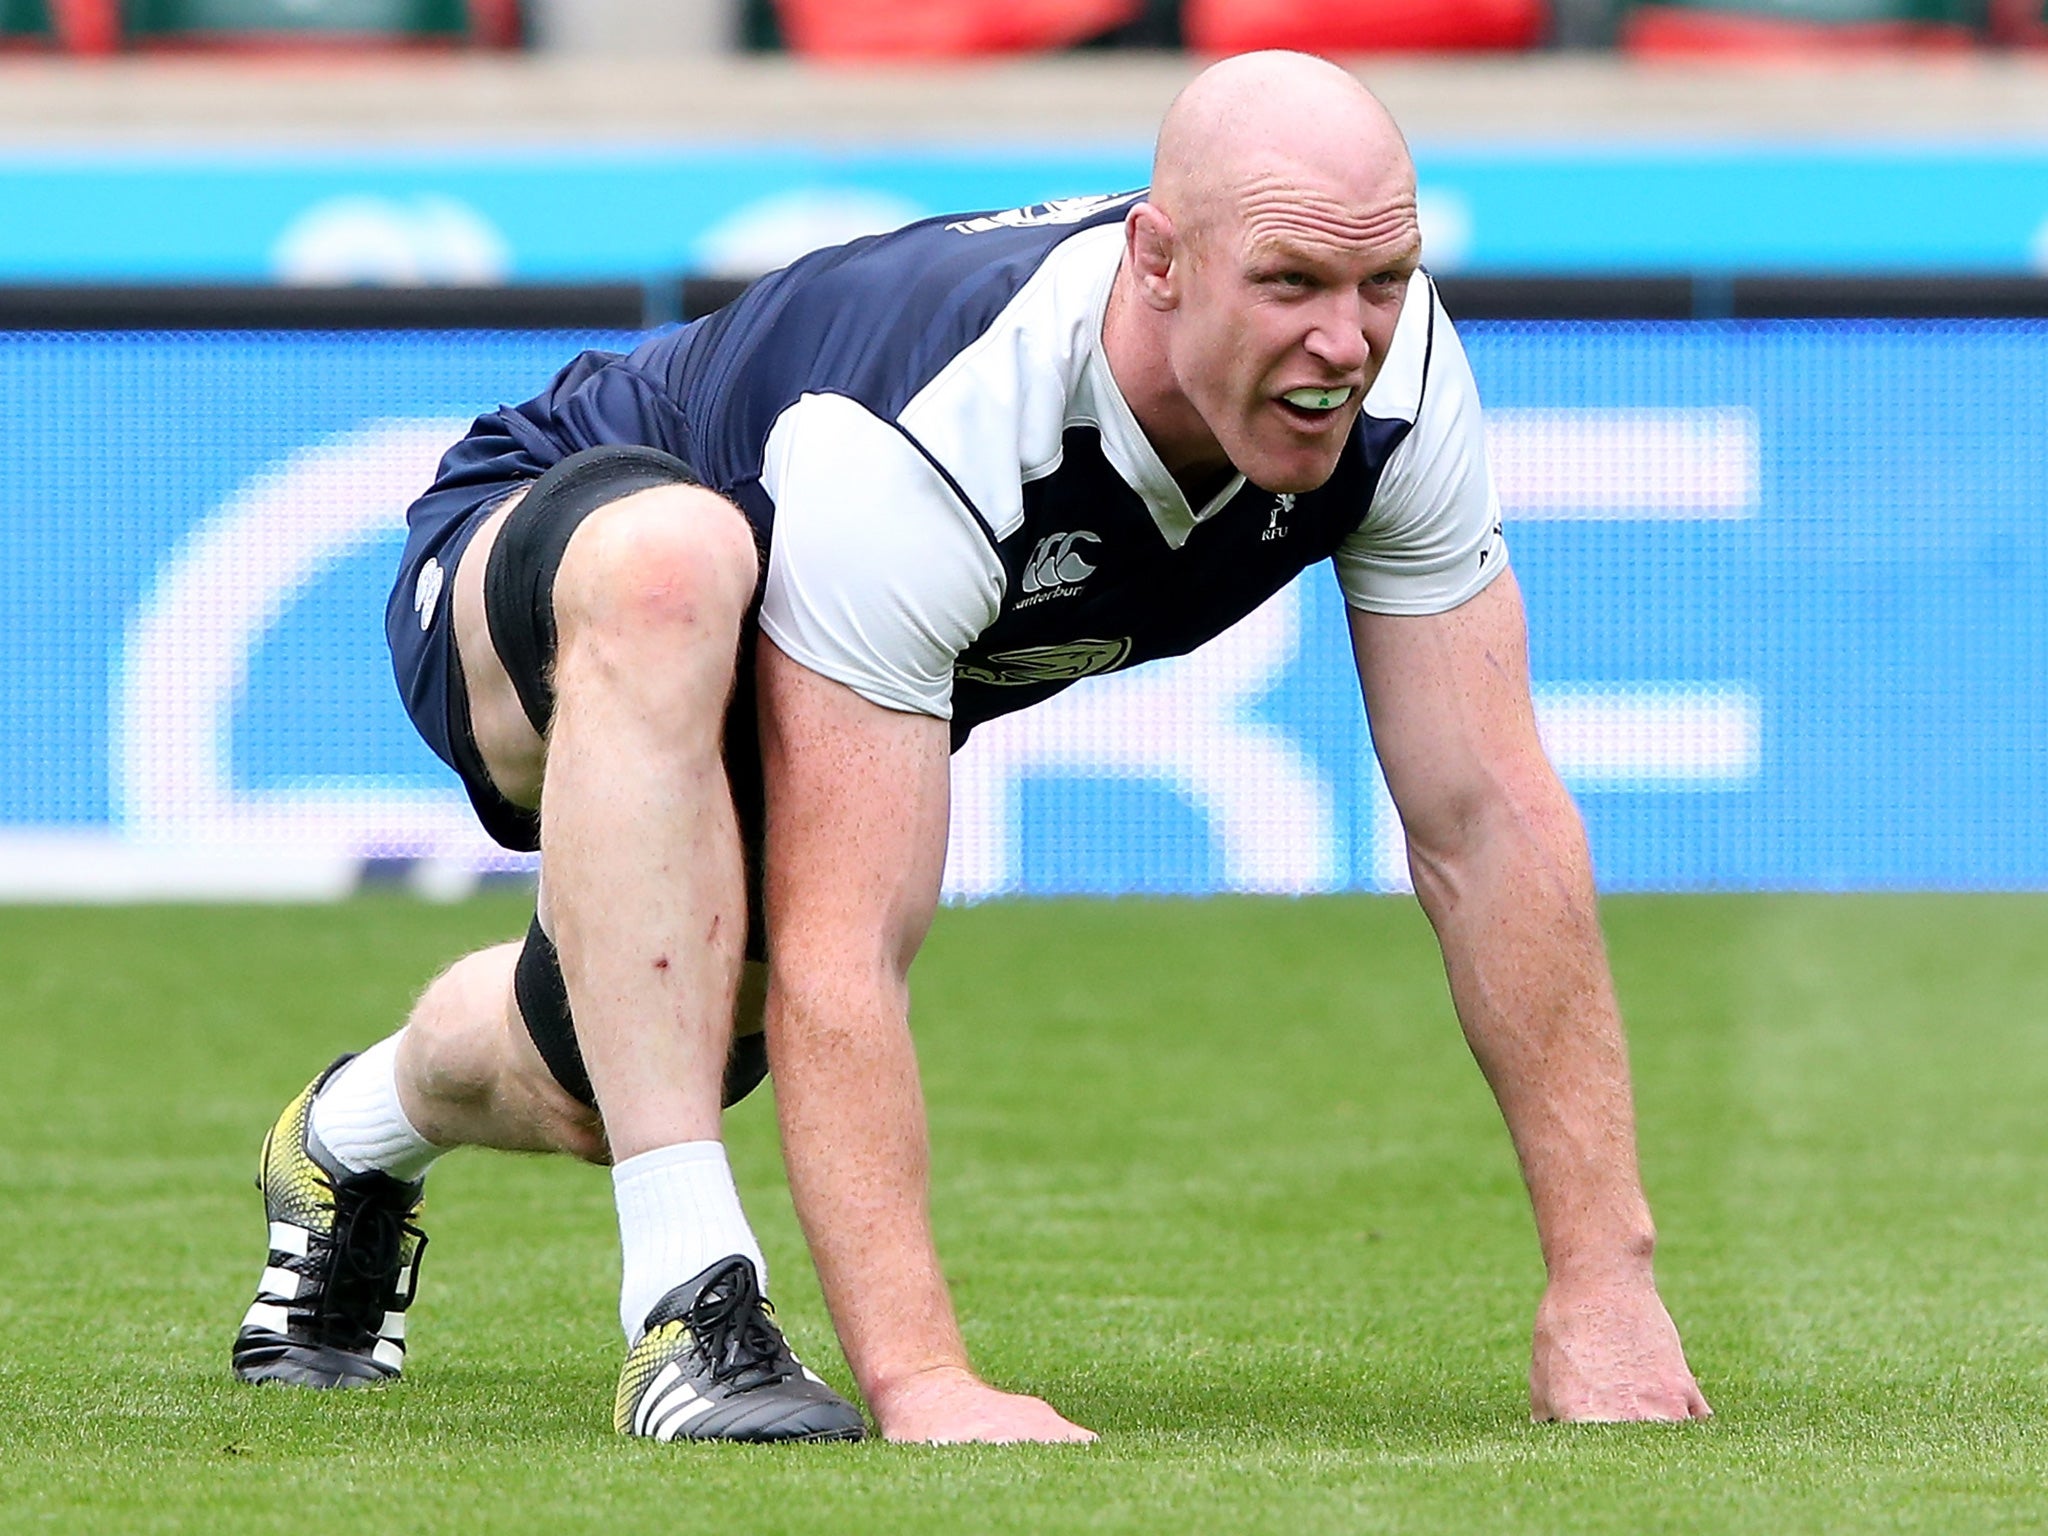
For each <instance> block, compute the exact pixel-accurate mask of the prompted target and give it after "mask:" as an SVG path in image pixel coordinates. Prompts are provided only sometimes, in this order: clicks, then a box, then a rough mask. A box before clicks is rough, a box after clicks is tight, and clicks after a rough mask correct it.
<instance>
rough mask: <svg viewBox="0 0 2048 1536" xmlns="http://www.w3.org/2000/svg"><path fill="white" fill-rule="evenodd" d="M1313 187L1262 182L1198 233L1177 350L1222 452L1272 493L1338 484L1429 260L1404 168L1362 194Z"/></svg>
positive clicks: (1172, 354)
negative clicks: (1348, 443)
mask: <svg viewBox="0 0 2048 1536" xmlns="http://www.w3.org/2000/svg"><path fill="white" fill-rule="evenodd" d="M1305 180H1306V181H1307V182H1308V183H1309V184H1307V185H1305V184H1303V182H1301V181H1296V182H1294V183H1292V184H1281V183H1280V182H1279V180H1278V179H1277V178H1275V179H1274V181H1273V182H1272V183H1271V184H1270V185H1269V186H1265V187H1261V186H1259V185H1256V184H1255V185H1254V186H1252V187H1251V188H1249V189H1248V190H1247V191H1246V192H1245V193H1244V194H1243V195H1241V196H1240V197H1239V198H1238V199H1237V200H1236V203H1235V205H1234V206H1233V207H1231V208H1228V209H1225V210H1219V211H1218V214H1217V216H1215V217H1214V218H1212V219H1211V220H1210V221H1208V222H1207V223H1206V224H1205V225H1203V226H1202V227H1200V228H1198V229H1196V230H1193V231H1190V233H1189V236H1188V240H1187V246H1186V248H1185V249H1184V251H1183V257H1184V264H1183V265H1182V267H1181V288H1180V295H1179V300H1180V301H1179V304H1178V305H1177V313H1176V316H1175V323H1174V325H1173V327H1172V330H1171V338H1170V341H1169V344H1168V345H1169V360H1170V362H1171V365H1172V368H1173V372H1174V377H1175V380H1176V382H1177V384H1178V386H1179V389H1180V391H1181V393H1182V394H1183V395H1185V396H1186V398H1187V400H1188V402H1189V404H1191V405H1192V406H1193V407H1194V408H1195V411H1196V412H1197V413H1198V414H1199V415H1200V417H1201V419H1202V422H1203V424H1204V425H1205V426H1206V427H1207V428H1208V432H1209V434H1210V435H1211V436H1213V437H1214V438H1215V440H1216V443H1217V445H1218V446H1219V447H1220V448H1221V449H1222V451H1223V453H1224V455H1225V456H1226V457H1228V459H1229V460H1230V462H1231V463H1232V464H1233V465H1234V466H1236V468H1237V469H1238V470H1239V471H1241V472H1242V473H1243V474H1244V476H1245V477H1246V478H1247V479H1249V480H1250V481H1251V482H1252V483H1253V484H1255V485H1258V486H1260V487H1262V488H1263V489H1265V490H1269V491H1275V492H1279V491H1292V492H1297V493H1298V492H1302V491H1312V490H1314V489H1315V488H1316V487H1317V486H1319V485H1321V484H1322V483H1323V482H1324V481H1326V480H1328V479H1329V478H1330V476H1331V475H1332V474H1333V473H1335V471H1336V468H1337V460H1338V458H1339V456H1340V455H1341V454H1342V452H1343V449H1344V443H1345V440H1346V438H1347V437H1348V436H1349V435H1350V432H1351V428H1352V424H1353V423H1354V422H1356V421H1357V420H1358V412H1359V409H1360V407H1361V406H1362V405H1363V404H1364V401H1365V392H1366V390H1367V389H1369V388H1370V387H1371V386H1372V381H1373V380H1374V379H1375V378H1377V377H1378V376H1379V371H1380V367H1381V365H1382V364H1384V363H1385V361H1386V358H1387V352H1388V349H1389V348H1390V347H1391V346H1392V345H1393V340H1394V327H1395V324H1396V322H1397V321H1398V320H1399V319H1400V316H1401V303H1402V300H1403V298H1404V297H1405V296H1406V294H1407V291H1408V279H1409V277H1410V275H1411V274H1412V273H1413V272H1414V270H1415V266H1416V263H1417V262H1418V260H1420V258H1421V252H1422V240H1421V232H1420V229H1419V227H1418V226H1417V224H1416V220H1415V184H1414V180H1413V175H1412V172H1409V171H1408V170H1407V169H1406V167H1405V166H1403V167H1399V168H1396V169H1395V170H1393V171H1390V173H1389V174H1388V175H1387V176H1386V177H1385V178H1384V180H1383V184H1382V185H1381V186H1379V187H1377V188H1374V189H1372V190H1370V191H1369V192H1368V193H1367V194H1366V195H1365V196H1363V197H1359V196H1355V195H1354V196H1351V197H1342V196H1338V195H1335V194H1334V193H1333V192H1332V191H1331V190H1330V189H1329V188H1327V187H1321V188H1319V187H1316V186H1314V185H1313V182H1314V180H1315V178H1312V177H1311V178H1306V179H1305Z"/></svg>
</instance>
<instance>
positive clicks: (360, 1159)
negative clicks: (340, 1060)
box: [312, 1035, 447, 1184]
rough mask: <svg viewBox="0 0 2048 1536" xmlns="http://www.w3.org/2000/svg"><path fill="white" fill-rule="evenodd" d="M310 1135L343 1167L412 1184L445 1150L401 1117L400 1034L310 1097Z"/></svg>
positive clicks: (378, 1043)
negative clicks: (311, 1110) (375, 1173)
mask: <svg viewBox="0 0 2048 1536" xmlns="http://www.w3.org/2000/svg"><path fill="white" fill-rule="evenodd" d="M312 1123H313V1134H314V1135H315V1136H318V1137H319V1138H320V1144H321V1145H322V1146H324V1147H325V1148H327V1150H328V1151H329V1152H330V1153H332V1154H333V1155H334V1157H335V1158H336V1159H337V1160H338V1161H339V1162H340V1163H341V1165H342V1166H343V1167H344V1168H349V1169H352V1170H354V1171H355V1172H357V1173H364V1172H367V1171H368V1170H370V1169H372V1168H375V1169H376V1170H378V1172H380V1173H388V1174H390V1175H391V1177H392V1178H394V1179H402V1180H404V1181H405V1182H406V1183H408V1184H409V1183H411V1182H412V1181H413V1180H414V1179H417V1178H419V1177H420V1176H421V1175H422V1174H424V1173H425V1172H426V1171H427V1169H428V1168H429V1167H430V1166H431V1165H432V1163H433V1161H434V1159H435V1158H437V1157H439V1156H440V1155H441V1154H442V1153H443V1152H445V1151H446V1150H447V1148H445V1147H437V1146H435V1145H434V1144H433V1143H432V1142H431V1141H428V1140H427V1139H426V1137H424V1136H422V1135H421V1134H420V1133H419V1132H418V1131H416V1130H414V1129H413V1125H412V1122H411V1121H410V1120H408V1119H406V1117H405V1109H404V1106H402V1105H401V1104H400V1103H399V1102H398V1036H397V1035H393V1036H392V1037H391V1038H390V1039H388V1040H380V1041H378V1042H377V1043H376V1044H375V1045H373V1046H371V1047H370V1048H369V1049H368V1050H367V1051H365V1052H363V1054H362V1055H360V1056H358V1057H357V1058H356V1059H355V1060H354V1061H352V1062H350V1063H349V1064H348V1065H347V1066H345V1067H343V1068H342V1069H341V1070H340V1071H339V1072H337V1073H335V1074H334V1076H332V1077H330V1078H329V1079H327V1084H326V1086H325V1087H323V1088H322V1089H321V1090H320V1093H319V1096H318V1097H316V1098H315V1099H314V1100H313V1116H312Z"/></svg>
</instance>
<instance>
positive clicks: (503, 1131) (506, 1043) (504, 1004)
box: [399, 943, 610, 1163]
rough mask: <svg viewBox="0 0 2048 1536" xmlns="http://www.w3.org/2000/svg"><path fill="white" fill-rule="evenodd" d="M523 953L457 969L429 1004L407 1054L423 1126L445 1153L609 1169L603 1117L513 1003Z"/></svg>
mask: <svg viewBox="0 0 2048 1536" xmlns="http://www.w3.org/2000/svg"><path fill="white" fill-rule="evenodd" d="M519 951H520V946H519V945H518V944H517V943H512V944H500V945H497V946H495V947H493V948H491V949H486V950H482V951H480V952H479V953H477V954H473V955H470V956H467V957H466V958H464V959H461V960H458V961H456V962H455V964H454V965H452V966H450V967H449V968H448V969H447V970H445V971H443V972H442V973H441V975H440V976H439V977H437V978H436V979H435V980H434V981H433V983H432V984H431V985H429V986H428V988H427V990H426V991H425V992H424V993H423V994H422V995H421V997H420V1000H419V1003H418V1005H417V1006H416V1007H415V1008H414V1009H413V1012H412V1016H411V1017H410V1018H409V1019H408V1020H407V1021H406V1029H405V1034H404V1036H403V1038H402V1039H401V1041H400V1044H399V1052H400V1059H401V1061H402V1063H403V1067H404V1072H405V1076H406V1078H407V1080H408V1081H409V1082H410V1083H411V1084H412V1085H413V1088H414V1090H415V1095H416V1102H415V1103H414V1105H413V1108H414V1109H415V1110H417V1111H419V1113H420V1116H421V1119H422V1123H421V1124H419V1125H417V1126H416V1127H415V1128H416V1129H417V1130H418V1131H419V1133H420V1134H421V1135H423V1136H425V1137H426V1138H427V1139H428V1140H429V1141H437V1142H440V1143H442V1144H443V1145H448V1146H454V1145H463V1144H467V1143H470V1142H480V1143H482V1144H484V1145H490V1146H502V1147H511V1148H514V1149H518V1150H526V1151H552V1152H566V1153H568V1154H569V1155H570V1156H572V1157H580V1158H582V1159H583V1160H584V1161H586V1162H593V1163H603V1162H608V1161H609V1160H610V1153H609V1151H608V1149H607V1148H606V1145H605V1137H604V1126H603V1123H602V1122H601V1121H600V1120H599V1118H598V1115H597V1111H596V1110H594V1109H592V1108H591V1107H590V1106H588V1105H586V1104H584V1103H582V1102H581V1101H579V1100H578V1099H576V1098H575V1097H574V1096H572V1095H571V1094H569V1093H568V1092H567V1091H565V1090H564V1089H563V1088H562V1086H561V1085H560V1084H559V1083H557V1082H556V1081H555V1079H554V1076H553V1074H552V1073H550V1072H549V1071H548V1069H547V1065H546V1063H544V1062H543V1061H542V1060H541V1059H540V1057H539V1054H538V1053H537V1051H536V1050H535V1048H534V1046H533V1043H532V1041H531V1040H530V1039H529V1038H528V1037H527V1033H526V1027H525V1024H524V1022H523V1021H522V1020H521V1019H520V1017H519V1012H518V1008H517V1005H516V1003H515V1002H514V1000H513V993H512V974H513V969H514V967H515V966H516V965H517V963H518V959H519Z"/></svg>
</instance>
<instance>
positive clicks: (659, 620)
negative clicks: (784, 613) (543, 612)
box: [555, 485, 760, 666]
mask: <svg viewBox="0 0 2048 1536" xmlns="http://www.w3.org/2000/svg"><path fill="white" fill-rule="evenodd" d="M759 574H760V555H759V552H758V550H757V548H756V546H755V543H754V533H753V529H752V528H751V527H750V526H749V525H748V523H747V520H746V518H745V517H744V516H742V515H741V513H740V511H739V509H738V508H736V507H735V506H733V505H732V503H731V502H729V501H727V500H725V499H724V498H723V497H722V496H719V495H717V494H715V493H714V492H711V491H708V490H705V489H704V488H703V487H701V486H691V485H663V486H656V487H653V488H651V489H649V490H644V491H639V492H636V493H635V494H633V495H631V496H628V497H625V498H623V499H622V500H620V501H617V502H614V503H613V504H612V505H610V506H608V507H605V508H602V509H601V510H599V511H597V512H595V513H593V514H591V516H590V517H589V518H587V519H586V520H585V521H584V523H583V525H582V526H581V527H579V528H578V529H577V530H576V532H575V535H574V536H573V537H572V538H571V539H570V541H569V547H568V549H567V551H566V552H565V553H564V555H563V558H562V567H561V571H560V573H559V575H558V576H557V578H556V583H555V622H556V626H557V629H558V631H559V635H560V643H561V646H562V648H563V649H564V650H565V651H569V650H574V649H578V648H581V649H589V650H595V651H597V652H599V653H600V654H604V655H619V654H620V653H626V654H628V655H633V656H637V655H638V654H639V653H640V652H642V651H643V650H645V649H648V648H656V649H658V650H659V652H660V654H661V655H662V656H663V657H664V658H666V659H668V660H670V661H674V660H675V659H678V657H679V655H687V654H688V653H689V652H690V651H691V650H692V649H699V650H703V651H707V652H709V653H711V654H713V655H716V656H719V657H721V658H722V659H723V660H724V661H725V663H726V664H727V665H728V666H729V665H730V662H731V657H732V654H733V652H734V651H735V650H736V649H737V645H738V640H739V631H740V625H741V623H742V621H743V620H744V619H745V617H746V613H747V609H748V607H749V606H750V605H751V604H752V602H753V598H754V588H755V585H756V583H757V581H758V579H759Z"/></svg>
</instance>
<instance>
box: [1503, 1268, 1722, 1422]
mask: <svg viewBox="0 0 2048 1536" xmlns="http://www.w3.org/2000/svg"><path fill="white" fill-rule="evenodd" d="M1713 1412H1714V1410H1713V1409H1712V1408H1709V1407H1708V1406H1707V1400H1706V1398H1705V1397H1703V1396H1702V1395H1701V1394H1700V1389H1699V1383H1698V1382H1696V1381H1694V1380H1693V1379H1692V1371H1691V1370H1690V1369H1689V1368H1688V1367H1687V1366H1686V1363H1685V1349H1684V1347H1683V1346H1682V1345H1680V1344H1679V1342H1678V1329H1677V1328H1676V1326H1674V1325H1673V1323H1672V1321H1671V1314H1670V1313H1669V1312H1667V1311H1665V1309H1664V1303H1663V1302H1662V1301H1661V1300H1659V1299H1658V1296H1657V1287H1656V1285H1655V1284H1654V1283H1653V1282H1652V1281H1650V1280H1649V1279H1647V1278H1644V1279H1631V1280H1625V1281H1606V1282H1601V1283H1594V1284H1587V1283H1584V1282H1581V1283H1578V1284H1575V1285H1566V1284H1563V1283H1556V1284H1553V1285H1551V1287H1550V1288H1549V1289H1548V1290H1546V1291H1545V1292H1544V1293H1543V1300H1542V1302H1541V1303H1540V1304H1539V1305H1538V1306H1537V1308H1536V1347H1535V1353H1534V1355H1533V1356H1532V1357H1531V1361H1530V1365H1529V1417H1530V1418H1532V1419H1534V1420H1536V1421H1538V1422H1539V1423H1540V1422H1542V1421H1543V1420H1546V1419H1560V1420H1563V1421H1565V1422H1567V1423H1583V1424H1609V1423H1620V1422H1623V1421H1627V1420H1640V1419H1656V1420H1671V1419H1704V1418H1709V1417H1711V1416H1712V1415H1713Z"/></svg>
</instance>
